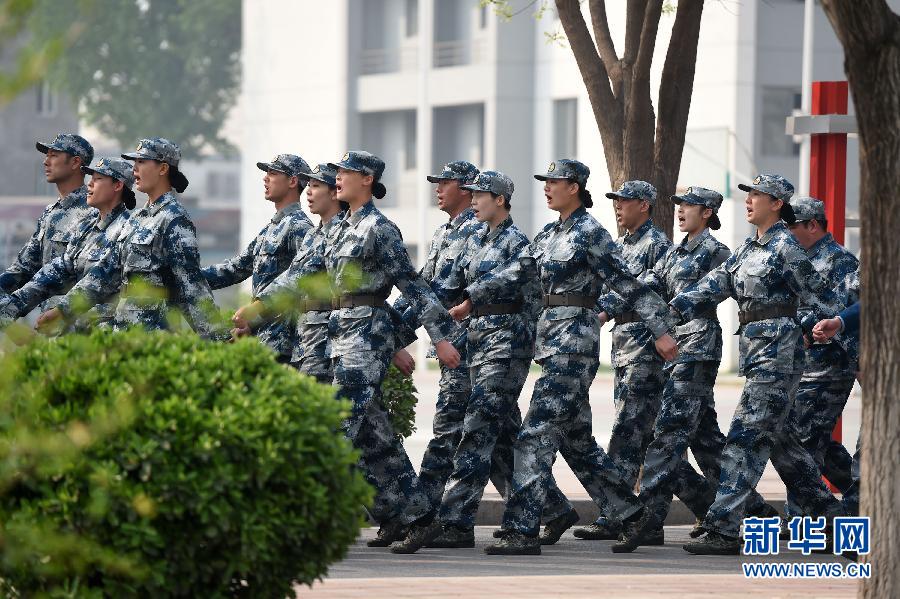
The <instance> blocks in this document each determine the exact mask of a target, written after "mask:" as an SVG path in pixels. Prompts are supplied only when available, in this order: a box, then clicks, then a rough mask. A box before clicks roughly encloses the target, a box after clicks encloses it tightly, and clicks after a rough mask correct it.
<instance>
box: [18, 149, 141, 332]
mask: <svg viewBox="0 0 900 599" xmlns="http://www.w3.org/2000/svg"><path fill="white" fill-rule="evenodd" d="M81 171H82V173H84V174H86V175H91V180H90V181H89V182H88V193H87V205H88V206H90V207H91V208H95V209H96V210H97V213H96V214H95V215H94V217H93V218H88V219H85V220H83V221H81V222H80V223H78V225H77V227H78V228H77V230H76V232H75V234H74V235H73V236H72V239H71V240H70V241H69V243H68V245H67V246H66V249H65V252H63V254H62V255H60V256H57V257H56V258H54V259H53V260H51V261H50V262H48V263H47V264H45V265H44V266H43V267H41V269H40V270H39V271H38V272H37V273H36V274H35V275H34V277H32V279H31V280H30V281H29V282H28V283H26V284H25V285H24V286H22V287H20V288H19V289H18V290H17V291H16V292H15V293H13V294H12V295H10V296H9V298H8V303H7V304H6V305H5V307H4V308H3V309H2V310H0V312H2V315H0V318H4V317H5V318H12V319H15V318H19V317H21V316H25V315H26V314H28V313H29V312H31V310H32V309H33V308H34V307H35V306H37V305H38V304H40V303H41V302H43V301H44V300H46V299H48V298H49V297H51V296H53V295H59V294H62V293H65V292H66V291H68V290H69V289H71V288H72V285H74V284H75V283H76V282H77V281H78V280H79V279H81V277H83V276H84V274H85V273H86V272H87V271H89V270H90V269H91V268H92V267H93V266H94V265H95V264H97V262H98V261H99V260H100V259H101V258H102V257H103V255H104V253H105V251H106V250H107V248H108V247H109V246H110V245H111V244H113V243H115V242H116V240H117V239H118V238H119V235H120V234H121V233H122V231H123V229H124V226H125V223H126V222H128V218H129V216H130V214H131V213H130V212H129V210H132V209H133V208H134V204H135V197H134V192H133V191H132V190H131V186H132V185H133V184H134V176H133V174H132V172H131V165H130V164H128V163H127V162H125V161H124V160H121V159H119V158H101V159H100V160H99V161H97V164H95V165H94V166H93V167H90V166H83V167H81ZM114 308H115V306H114V305H113V306H110V305H108V304H98V305H97V306H95V307H94V310H93V311H92V312H94V314H92V315H91V316H92V317H95V318H96V319H98V320H99V321H100V323H108V322H109V321H110V320H111V318H112V311H113V309H114ZM92 320H94V318H82V319H79V321H78V322H77V323H74V324H73V326H72V328H73V329H74V330H80V331H84V330H86V329H87V328H89V326H90V325H91V324H92Z"/></svg>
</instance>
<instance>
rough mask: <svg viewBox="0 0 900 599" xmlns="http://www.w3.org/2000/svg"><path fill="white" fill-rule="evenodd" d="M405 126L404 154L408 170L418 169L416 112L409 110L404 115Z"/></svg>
mask: <svg viewBox="0 0 900 599" xmlns="http://www.w3.org/2000/svg"><path fill="white" fill-rule="evenodd" d="M403 120H404V124H403V137H404V140H403V154H404V163H405V166H406V170H408V171H411V170H413V169H415V168H416V159H417V156H416V153H417V152H418V151H419V150H418V148H419V146H418V144H417V143H416V111H415V110H408V111H406V112H405V113H404V117H403Z"/></svg>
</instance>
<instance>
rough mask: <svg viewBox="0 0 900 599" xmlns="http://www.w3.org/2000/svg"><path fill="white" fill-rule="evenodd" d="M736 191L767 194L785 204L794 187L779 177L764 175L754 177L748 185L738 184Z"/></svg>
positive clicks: (792, 193)
mask: <svg viewBox="0 0 900 599" xmlns="http://www.w3.org/2000/svg"><path fill="white" fill-rule="evenodd" d="M738 189H740V190H741V191H750V190H751V189H755V190H756V191H761V192H763V193H767V194H769V195H770V196H772V197H773V198H775V199H776V200H781V201H782V202H787V201H788V200H790V199H791V196H792V195H794V186H793V185H791V182H790V181H788V180H787V179H785V178H784V177H782V176H781V175H767V174H765V173H763V174H760V175H756V178H755V179H753V183H751V184H750V185H745V184H744V183H740V184H739V185H738Z"/></svg>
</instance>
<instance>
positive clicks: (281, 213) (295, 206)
mask: <svg viewBox="0 0 900 599" xmlns="http://www.w3.org/2000/svg"><path fill="white" fill-rule="evenodd" d="M297 210H300V202H291V203H290V204H288V205H287V206H285V207H284V208H282V209H281V210H278V211H276V212H275V215H274V216H273V217H272V224H277V223H279V222H281V219H283V218H284V217H285V216H287V215H288V214H292V213H294V212H296V211H297Z"/></svg>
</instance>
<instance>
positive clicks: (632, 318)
mask: <svg viewBox="0 0 900 599" xmlns="http://www.w3.org/2000/svg"><path fill="white" fill-rule="evenodd" d="M642 320H644V319H643V318H641V315H640V314H638V313H637V312H622V313H621V314H618V315H616V324H628V323H629V322H640V321H642Z"/></svg>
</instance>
